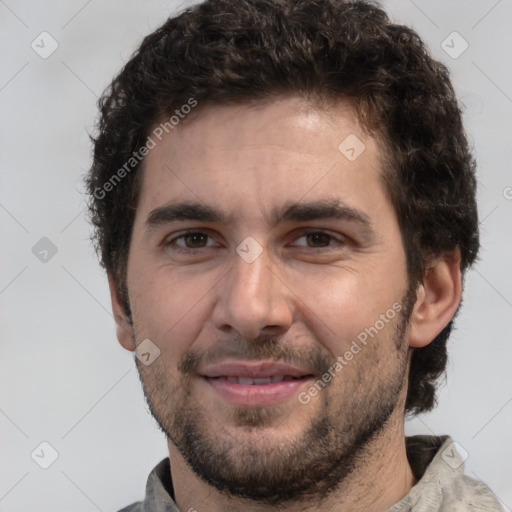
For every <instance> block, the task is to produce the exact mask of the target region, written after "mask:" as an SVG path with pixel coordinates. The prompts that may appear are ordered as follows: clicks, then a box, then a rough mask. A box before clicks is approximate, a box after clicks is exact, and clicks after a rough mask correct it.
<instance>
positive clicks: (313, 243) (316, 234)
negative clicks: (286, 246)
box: [292, 231, 346, 249]
mask: <svg viewBox="0 0 512 512" xmlns="http://www.w3.org/2000/svg"><path fill="white" fill-rule="evenodd" d="M302 239H303V240H304V243H298V241H299V240H302ZM333 242H336V243H338V244H341V245H344V244H345V243H346V241H345V239H344V238H343V237H337V236H334V235H331V234H329V233H326V232H324V231H308V232H305V233H303V234H302V235H301V236H300V237H298V238H297V239H296V241H295V243H293V244H292V245H293V246H298V247H308V248H312V249H322V248H325V247H332V245H333Z"/></svg>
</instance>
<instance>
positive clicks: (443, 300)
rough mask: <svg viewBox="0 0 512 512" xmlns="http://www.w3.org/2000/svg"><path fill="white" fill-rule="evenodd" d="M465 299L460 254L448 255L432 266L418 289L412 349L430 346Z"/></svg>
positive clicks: (435, 261)
mask: <svg viewBox="0 0 512 512" xmlns="http://www.w3.org/2000/svg"><path fill="white" fill-rule="evenodd" d="M461 296H462V277H461V272H460V252H459V250H458V249H457V250H456V251H455V252H453V253H447V254H444V255H442V256H440V257H439V258H437V259H436V260H434V261H433V262H431V264H430V265H429V267H428V269H427V271H426V272H425V276H424V278H423V282H422V283H421V284H420V285H419V286H418V289H417V298H416V303H415V304H414V308H413V311H412V313H411V321H410V336H409V345H410V346H411V347H416V348H421V347H424V346H426V345H428V344H429V343H430V342H431V341H433V340H434V338H435V337H436V336H437V335H438V334H439V333H440V332H441V331H442V330H443V329H444V328H445V327H446V326H447V325H448V323H449V322H450V320H451V319H452V318H453V317H454V315H455V313H456V312H457V308H458V307H459V304H460V300H461Z"/></svg>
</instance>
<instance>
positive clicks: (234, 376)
mask: <svg viewBox="0 0 512 512" xmlns="http://www.w3.org/2000/svg"><path fill="white" fill-rule="evenodd" d="M200 376H201V378H202V379H203V381H204V382H205V383H206V384H207V385H208V386H209V388H210V389H211V390H213V392H214V393H215V394H216V395H217V396H218V397H219V398H221V399H222V400H223V401H226V402H228V403H231V404H232V405H237V406H260V407H262V406H269V405H274V404H278V403H280V402H283V401H284V400H286V399H290V398H291V397H293V396H294V395H297V394H298V393H299V391H300V389H301V388H302V387H303V386H305V385H306V384H307V383H310V382H311V380H312V379H313V378H314V376H313V374H312V373H311V372H310V371H309V370H308V369H301V368H297V367H293V366H290V365H286V364H283V363H273V362H249V361H248V362H236V361H233V362H223V363H220V364H217V365H214V366H209V367H207V368H205V369H203V370H202V371H201V375H200Z"/></svg>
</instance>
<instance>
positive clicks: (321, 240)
mask: <svg viewBox="0 0 512 512" xmlns="http://www.w3.org/2000/svg"><path fill="white" fill-rule="evenodd" d="M305 236H306V240H307V243H308V246H309V247H328V246H329V244H330V242H331V241H332V236H331V235H328V234H327V233H321V232H318V233H308V234H306V235H305Z"/></svg>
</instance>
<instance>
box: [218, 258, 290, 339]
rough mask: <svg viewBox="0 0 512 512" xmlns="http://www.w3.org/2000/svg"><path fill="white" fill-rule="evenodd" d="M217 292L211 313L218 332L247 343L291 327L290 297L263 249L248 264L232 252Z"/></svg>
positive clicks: (277, 333) (282, 332) (279, 333)
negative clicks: (229, 264) (234, 336)
mask: <svg viewBox="0 0 512 512" xmlns="http://www.w3.org/2000/svg"><path fill="white" fill-rule="evenodd" d="M218 293H219V295H218V300H217V302H216V304H215V307H214V310H213V313H212V320H213V324H214V325H215V327H216V328H217V329H218V330H221V331H223V332H227V333H230V334H232V333H233V332H234V331H236V332H238V333H239V334H240V335H241V336H243V337H244V339H246V340H248V341H251V340H254V339H255V338H257V337H258V336H260V335H262V334H266V335H274V336H278V335H282V334H284V333H285V332H286V331H287V330H288V329H289V328H290V326H291V323H292V318H293V311H292V305H291V298H292V295H293V294H292V292H291V291H290V289H289V288H288V286H287V285H286V283H284V281H283V280H282V278H281V277H280V276H279V275H278V270H277V266H276V265H275V264H273V263H272V261H271V259H270V258H269V257H268V251H267V250H266V249H265V250H264V251H263V253H262V254H261V255H260V256H259V257H258V258H257V259H256V260H255V261H253V262H252V263H248V262H246V261H245V260H244V259H243V258H241V257H240V256H239V255H238V254H236V253H235V254H234V256H233V264H232V267H231V269H230V271H229V272H228V273H227V274H226V276H225V278H224V279H223V281H222V283H221V285H220V287H219V292H218Z"/></svg>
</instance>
